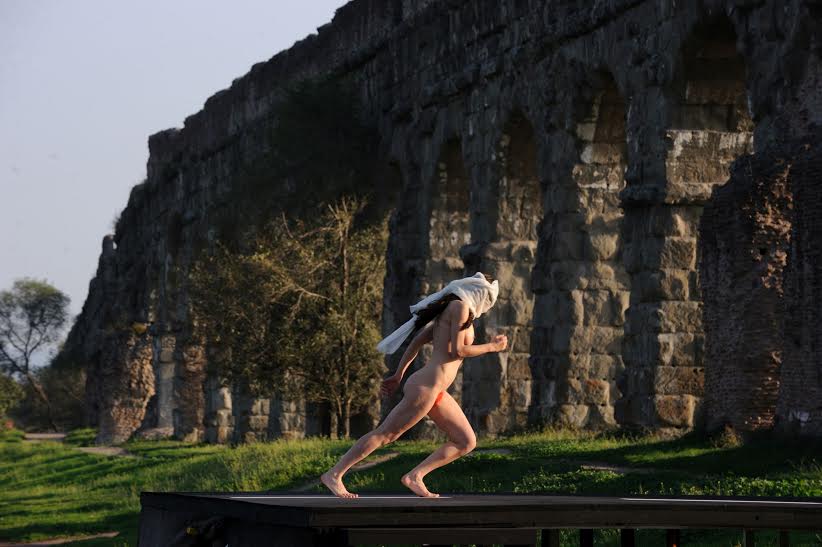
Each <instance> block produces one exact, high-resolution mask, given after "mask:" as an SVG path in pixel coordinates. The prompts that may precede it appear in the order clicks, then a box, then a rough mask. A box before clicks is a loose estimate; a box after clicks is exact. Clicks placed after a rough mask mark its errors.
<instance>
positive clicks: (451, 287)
mask: <svg viewBox="0 0 822 547" xmlns="http://www.w3.org/2000/svg"><path fill="white" fill-rule="evenodd" d="M449 293H454V294H456V295H457V296H459V297H460V300H462V301H463V302H465V303H466V304H468V308H469V309H470V310H471V311H472V312H473V313H474V318H475V319H476V318H477V317H479V316H480V315H482V314H483V313H485V312H487V311H488V310H489V309H491V307H492V306H493V305H494V303H495V302H496V301H497V295H498V294H499V283H498V282H497V280H496V279H495V280H494V282H493V283H489V282H488V280H487V279H485V276H484V275H482V273H481V272H477V273H476V274H474V275H472V276H471V277H464V278H462V279H455V280H454V281H451V282H450V283H449V284H448V285H446V286H445V287H443V288H442V289H441V290H439V291H437V292H435V293H433V294H430V295H428V296H426V297H425V298H423V299H422V300H420V301H419V302H417V303H416V304H414V305H413V306H411V308H410V309H411V319H409V320H408V321H406V322H405V323H403V324H402V325H400V327H399V328H397V329H396V330H395V331H394V332H392V333H391V334H389V335H388V336H386V337H385V338H383V339H382V340H381V341H380V343H379V344H377V351H380V352H381V353H388V354H391V353H394V352H395V351H397V349H399V347H400V346H401V345H402V343H403V342H404V341H405V339H406V338H408V335H409V334H411V333H412V332H413V331H414V323H415V322H416V320H417V312H418V311H420V310H422V309H425V308H426V307H427V306H428V305H429V304H430V303H432V302H435V301H436V300H439V299H440V298H442V297H444V296H445V295H447V294H449Z"/></svg>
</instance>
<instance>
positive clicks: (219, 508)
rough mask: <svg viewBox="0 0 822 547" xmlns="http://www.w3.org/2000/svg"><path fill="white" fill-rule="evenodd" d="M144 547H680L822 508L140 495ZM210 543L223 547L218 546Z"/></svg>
mask: <svg viewBox="0 0 822 547" xmlns="http://www.w3.org/2000/svg"><path fill="white" fill-rule="evenodd" d="M140 502H141V506H142V509H141V512H140V542H139V545H140V546H141V547H155V546H167V545H220V547H223V546H224V545H228V546H230V547H239V546H246V545H247V546H258V545H260V546H263V545H272V546H274V545H276V546H278V547H290V546H302V545H312V546H314V545H316V546H320V545H322V546H335V547H336V546H348V545H381V544H383V545H387V544H406V545H407V544H416V545H424V544H425V545H459V544H462V545H468V544H472V543H473V544H477V545H492V544H503V545H536V541H537V538H538V537H540V536H541V537H542V545H543V546H545V547H552V546H553V545H557V543H558V537H559V536H558V532H557V531H558V530H559V529H563V528H573V529H580V531H581V533H580V542H581V544H582V545H583V546H585V545H590V544H591V542H592V533H591V530H592V529H594V528H618V529H620V530H622V533H621V537H622V544H623V545H626V546H631V545H633V541H634V530H636V529H637V528H657V529H664V530H667V531H668V532H667V534H666V537H667V538H668V544H669V545H679V532H678V531H679V530H681V529H683V528H700V529H708V528H735V529H741V530H744V531H745V542H746V544H748V543H750V544H753V537H754V535H753V531H754V530H757V529H775V530H781V531H783V532H782V533H781V534H780V544H787V538H788V534H787V533H786V531H788V530H822V498H750V497H734V498H719V497H709V496H677V497H675V496H647V497H644V496H633V497H604V496H534V495H515V494H514V495H511V494H506V495H447V494H441V496H440V497H439V498H420V497H417V496H414V495H412V494H408V495H399V494H398V495H391V494H360V497H359V498H353V499H340V498H336V497H334V496H331V495H322V494H315V495H312V494H290V493H278V492H269V493H242V492H238V493H225V492H173V493H161V492H141V494H140ZM209 537H213V538H214V541H213V542H209V541H210V540H209Z"/></svg>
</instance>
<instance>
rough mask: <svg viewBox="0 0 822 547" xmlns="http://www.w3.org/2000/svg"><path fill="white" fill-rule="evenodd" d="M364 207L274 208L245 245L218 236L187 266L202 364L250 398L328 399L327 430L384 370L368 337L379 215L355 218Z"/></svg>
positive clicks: (374, 330)
mask: <svg viewBox="0 0 822 547" xmlns="http://www.w3.org/2000/svg"><path fill="white" fill-rule="evenodd" d="M365 206H366V201H365V200H364V199H363V198H358V197H343V198H341V199H340V200H338V201H337V202H335V203H333V204H329V205H327V206H326V211H325V212H324V213H323V214H322V215H320V216H319V218H318V219H316V220H315V221H313V222H306V221H304V220H299V219H288V218H287V217H286V216H285V214H282V215H281V216H280V217H278V218H276V219H275V220H273V221H271V222H269V223H268V224H266V225H265V226H264V227H263V228H262V229H261V230H260V231H259V233H258V234H257V235H256V236H254V238H253V244H252V245H251V247H252V248H251V250H250V251H249V252H246V253H237V252H233V251H231V250H229V249H228V248H227V247H226V246H225V245H224V244H222V243H220V242H218V243H217V245H216V248H215V252H214V254H212V255H210V256H209V255H206V256H204V257H202V258H201V259H200V260H199V261H198V262H197V263H195V265H194V267H193V268H192V274H191V281H192V303H193V308H194V314H195V316H196V317H197V326H198V328H200V329H201V332H202V333H203V334H204V335H205V337H206V339H207V340H208V341H209V346H210V352H209V353H210V357H209V366H212V367H214V368H213V369H212V371H213V372H215V373H216V374H217V375H218V376H221V377H223V378H224V379H226V380H227V381H229V382H232V381H236V380H240V381H243V382H245V383H246V384H247V385H248V386H249V388H250V390H251V392H252V393H254V394H257V395H258V396H259V395H268V394H271V393H273V392H276V391H280V392H283V391H287V392H301V393H304V394H305V397H306V399H307V400H309V401H313V402H327V403H329V404H330V407H331V409H332V428H331V429H332V436H334V437H336V436H337V435H338V434H342V435H343V436H346V437H348V436H349V435H350V420H351V416H352V413H353V412H354V411H356V410H359V408H360V407H361V405H362V404H363V403H362V402H366V401H371V400H373V399H374V397H375V395H376V383H377V379H378V378H379V377H380V376H381V374H382V372H384V366H383V360H382V355H381V354H380V353H378V352H377V350H376V345H377V342H379V340H380V331H379V317H380V310H381V306H382V281H383V275H384V272H385V267H384V260H385V258H384V255H385V245H386V238H387V218H386V217H383V218H382V219H381V221H380V222H376V223H372V224H368V225H366V224H364V223H359V224H358V222H357V219H358V217H359V216H360V214H361V213H362V212H363V210H364V208H365ZM358 402H359V403H358Z"/></svg>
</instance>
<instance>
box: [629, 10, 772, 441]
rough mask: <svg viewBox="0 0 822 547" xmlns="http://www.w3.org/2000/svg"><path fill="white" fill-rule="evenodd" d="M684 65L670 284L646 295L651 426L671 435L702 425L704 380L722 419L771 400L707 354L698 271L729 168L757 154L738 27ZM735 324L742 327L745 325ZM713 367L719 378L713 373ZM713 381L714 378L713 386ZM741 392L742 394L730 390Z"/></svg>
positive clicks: (704, 43) (676, 114)
mask: <svg viewBox="0 0 822 547" xmlns="http://www.w3.org/2000/svg"><path fill="white" fill-rule="evenodd" d="M681 55H682V61H681V66H680V70H679V71H678V73H677V75H676V79H675V81H674V87H673V90H674V100H673V101H672V108H671V111H670V116H669V119H670V127H669V128H668V130H667V132H666V137H667V139H668V143H669V150H668V154H667V157H666V161H665V171H666V178H667V185H668V191H667V196H668V197H667V198H666V201H667V202H668V203H670V205H669V207H668V208H667V209H668V211H667V212H668V214H669V215H670V217H669V218H670V219H671V221H672V223H671V225H670V229H668V230H666V232H665V235H664V237H663V239H662V240H661V241H660V242H661V245H662V252H661V254H660V257H659V275H660V276H661V277H662V278H665V279H668V280H669V283H667V284H666V285H665V286H664V287H663V288H662V290H660V291H658V295H656V296H654V295H645V297H646V301H647V304H646V305H648V306H650V307H652V308H655V309H656V310H657V311H656V312H655V313H656V314H657V315H658V316H659V317H661V318H662V321H661V322H660V325H659V332H658V335H657V341H658V344H657V347H658V348H659V352H658V354H657V363H656V366H655V367H654V368H653V374H649V375H647V378H648V380H649V381H651V379H652V381H653V385H652V386H648V387H649V388H651V389H649V393H653V398H654V399H653V403H654V404H653V409H654V416H653V418H652V421H651V425H652V426H654V427H657V428H662V429H671V430H672V431H674V432H682V431H687V430H689V429H691V428H693V427H695V426H697V425H698V419H697V418H696V417H697V415H698V414H699V412H700V407H701V405H702V401H703V396H704V395H705V394H706V392H705V383H706V380H708V381H711V382H713V383H714V384H715V385H716V386H717V387H718V386H720V384H722V385H723V386H724V387H722V388H720V389H719V390H717V392H716V397H715V398H714V407H715V408H714V411H713V412H718V413H719V414H725V413H727V412H729V413H734V412H740V411H742V409H743V407H745V406H746V404H745V403H744V402H743V401H742V400H740V397H741V398H742V399H750V398H751V397H754V396H755V397H763V396H767V395H765V394H763V393H762V392H761V390H760V389H757V388H759V387H761V386H762V385H763V383H762V381H763V380H764V377H760V378H756V376H762V375H763V374H765V375H767V374H770V373H769V372H767V371H759V372H756V371H753V376H752V375H751V374H750V372H751V371H748V372H745V371H743V370H742V368H744V366H742V367H740V359H739V356H738V355H725V356H722V355H720V354H721V353H723V351H724V350H723V349H722V348H720V347H715V349H716V350H717V351H718V352H719V353H717V354H716V355H715V356H713V357H706V353H705V352H706V344H705V337H706V333H705V325H704V324H703V312H704V310H703V296H704V295H703V288H702V287H701V286H700V282H699V280H700V274H699V271H698V269H699V266H700V264H701V263H702V256H701V251H700V249H701V245H700V242H699V241H698V237H699V225H700V218H701V216H702V213H703V209H704V207H705V205H706V204H707V203H708V202H710V200H711V198H712V195H716V192H715V191H714V187H715V186H718V185H723V184H725V182H726V181H727V180H728V177H729V168H730V166H731V163H732V162H733V161H734V160H735V159H736V158H738V157H739V156H741V155H744V154H750V153H752V152H753V122H752V120H751V115H750V113H749V110H748V100H747V94H746V69H745V62H744V60H743V58H742V57H741V56H740V55H739V54H738V53H737V51H736V34H735V32H734V29H733V26H732V24H731V22H730V21H729V20H728V19H726V18H724V17H723V18H719V19H717V20H713V21H709V22H706V23H704V24H701V25H699V26H697V27H696V28H695V29H694V31H693V33H692V34H691V36H690V37H689V39H688V40H687V41H686V42H685V43H684V44H683V47H682V53H681ZM712 192H713V194H712ZM709 290H710V291H711V294H710V295H707V296H708V297H709V298H716V297H717V296H718V294H716V291H718V290H720V287H718V286H716V287H710V289H709ZM728 312H729V310H726V311H725V312H721V313H723V314H726V313H728ZM737 319H738V321H742V322H744V321H745V318H744V317H739V318H737ZM735 322H736V321H735ZM740 325H741V323H738V322H736V326H734V327H731V328H730V330H729V331H728V332H724V333H720V332H716V333H715V334H717V335H719V336H720V337H721V341H720V345H726V344H727V343H728V342H729V341H730V340H731V339H732V338H733V337H734V335H733V331H734V330H736V329H737V327H738V326H740ZM712 334H714V333H712ZM740 349H741V348H740ZM709 362H710V366H711V367H712V369H711V370H710V371H706V368H705V366H706V364H707V363H709ZM706 372H707V374H708V375H713V378H712V379H710V380H709V379H708V378H706ZM771 372H772V371H771ZM734 384H738V387H739V388H740V389H734V388H731V389H726V387H729V386H732V385H734ZM743 384H744V385H743ZM755 384H759V385H755ZM749 388H753V389H752V390H751V389H749ZM754 393H757V395H754ZM774 397H775V393H774Z"/></svg>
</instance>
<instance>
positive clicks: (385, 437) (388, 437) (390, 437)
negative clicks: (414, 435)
mask: <svg viewBox="0 0 822 547" xmlns="http://www.w3.org/2000/svg"><path fill="white" fill-rule="evenodd" d="M400 435H401V433H397V432H394V431H375V432H374V438H375V439H376V440H377V441H379V444H380V446H385V445H387V444H389V443H393V442H394V441H396V440H397V439H399V437H400Z"/></svg>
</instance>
